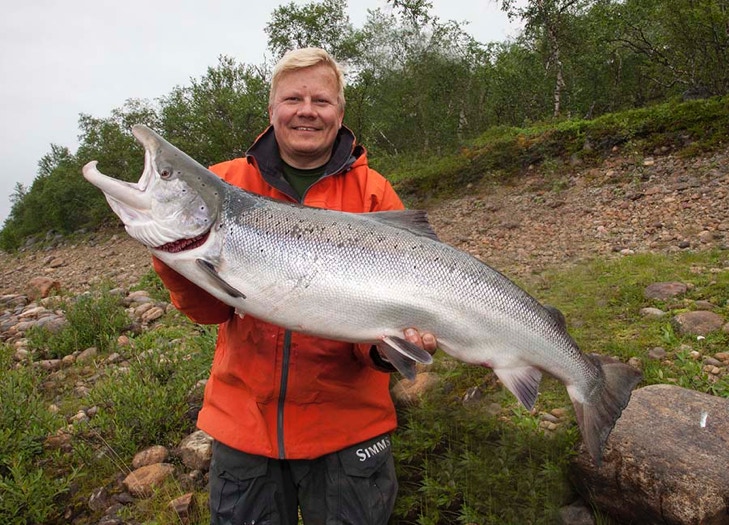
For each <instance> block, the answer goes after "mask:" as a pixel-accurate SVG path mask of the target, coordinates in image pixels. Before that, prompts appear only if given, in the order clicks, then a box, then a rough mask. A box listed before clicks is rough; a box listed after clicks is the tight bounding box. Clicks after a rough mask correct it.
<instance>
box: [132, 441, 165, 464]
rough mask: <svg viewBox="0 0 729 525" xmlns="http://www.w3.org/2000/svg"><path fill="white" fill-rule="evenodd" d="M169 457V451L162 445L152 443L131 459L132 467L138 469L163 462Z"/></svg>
mask: <svg viewBox="0 0 729 525" xmlns="http://www.w3.org/2000/svg"><path fill="white" fill-rule="evenodd" d="M169 457H170V451H169V450H167V448H166V447H163V446H162V445H153V446H151V447H149V448H146V449H144V450H142V451H141V452H138V453H137V454H136V455H135V456H134V459H132V468H135V469H138V468H141V467H146V466H147V465H154V464H155V463H164V462H165V461H167V459H168V458H169Z"/></svg>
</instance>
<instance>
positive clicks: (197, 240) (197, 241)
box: [155, 231, 210, 253]
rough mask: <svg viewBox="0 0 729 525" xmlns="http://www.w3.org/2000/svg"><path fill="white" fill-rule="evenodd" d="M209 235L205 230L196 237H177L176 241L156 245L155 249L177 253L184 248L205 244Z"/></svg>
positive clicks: (189, 248) (193, 247) (191, 248)
mask: <svg viewBox="0 0 729 525" xmlns="http://www.w3.org/2000/svg"><path fill="white" fill-rule="evenodd" d="M209 235H210V231H206V232H205V233H203V234H202V235H198V236H197V237H193V238H192V239H178V240H176V241H172V242H168V243H166V244H163V245H162V246H157V247H156V248H155V250H159V251H161V252H167V253H179V252H184V251H186V250H193V249H195V248H197V247H199V246H202V245H203V244H205V241H207V240H208V236H209Z"/></svg>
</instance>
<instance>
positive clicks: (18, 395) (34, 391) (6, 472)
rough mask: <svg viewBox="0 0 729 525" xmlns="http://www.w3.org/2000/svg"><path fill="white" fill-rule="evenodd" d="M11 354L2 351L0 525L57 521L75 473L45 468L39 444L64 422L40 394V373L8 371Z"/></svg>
mask: <svg viewBox="0 0 729 525" xmlns="http://www.w3.org/2000/svg"><path fill="white" fill-rule="evenodd" d="M11 352H12V349H11V348H9V347H7V346H5V345H2V346H0V399H1V400H2V402H0V523H3V524H6V523H7V524H9V525H10V524H13V525H14V524H18V525H21V524H22V525H25V524H28V523H45V522H47V520H51V519H54V518H56V517H58V514H59V512H60V511H59V505H58V503H59V497H61V496H63V495H64V494H66V493H67V492H68V491H69V489H70V486H71V483H72V482H73V480H74V478H75V477H76V476H77V472H76V471H74V470H70V471H65V470H61V469H56V468H53V469H49V468H48V466H47V464H48V463H49V458H48V457H47V456H48V455H47V454H44V449H43V442H44V441H45V439H46V438H47V437H48V436H49V435H51V434H53V433H54V432H55V431H56V430H58V429H59V428H61V427H62V426H63V425H64V424H65V421H64V419H63V418H61V417H59V416H57V415H55V414H53V413H51V412H49V411H48V408H47V404H46V402H45V401H44V400H43V398H42V397H41V396H39V395H38V391H39V387H40V382H41V379H42V378H41V376H40V375H39V373H38V372H37V371H36V370H35V369H33V368H27V367H24V368H18V369H15V368H12V366H11V365H12V359H11V355H12V353H11ZM56 459H57V461H58V462H59V463H60V462H61V460H60V458H56Z"/></svg>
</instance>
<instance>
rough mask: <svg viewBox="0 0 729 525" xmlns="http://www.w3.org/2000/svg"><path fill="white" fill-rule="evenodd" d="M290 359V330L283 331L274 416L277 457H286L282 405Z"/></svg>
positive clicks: (284, 401)
mask: <svg viewBox="0 0 729 525" xmlns="http://www.w3.org/2000/svg"><path fill="white" fill-rule="evenodd" d="M290 361H291V330H285V331H284V342H283V361H282V363H281V388H280V389H279V394H278V414H277V417H276V426H277V429H276V430H277V433H276V434H277V436H278V458H279V459H286V450H285V447H284V405H285V404H286V390H287V389H288V382H289V362H290Z"/></svg>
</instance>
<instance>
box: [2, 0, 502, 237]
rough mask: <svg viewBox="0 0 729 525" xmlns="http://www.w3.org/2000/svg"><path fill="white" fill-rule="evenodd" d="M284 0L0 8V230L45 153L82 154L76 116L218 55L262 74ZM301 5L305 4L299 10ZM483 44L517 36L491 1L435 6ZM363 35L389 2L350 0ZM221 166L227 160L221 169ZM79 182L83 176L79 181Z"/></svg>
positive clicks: (98, 1)
mask: <svg viewBox="0 0 729 525" xmlns="http://www.w3.org/2000/svg"><path fill="white" fill-rule="evenodd" d="M285 3H289V2H288V0H287V1H282V0H255V1H246V0H205V1H202V0H199V1H193V0H176V1H174V0H144V1H142V0H64V1H60V0H25V1H22V2H20V1H17V0H0V6H1V7H2V16H0V79H1V80H0V133H1V135H0V158H1V159H2V162H3V166H2V171H1V173H2V176H0V224H1V223H2V222H3V221H4V220H5V219H6V218H7V216H8V214H9V212H10V200H9V197H10V195H11V194H12V193H13V190H14V188H15V185H16V183H18V182H20V183H22V184H23V185H25V186H26V187H30V185H31V183H32V182H33V180H34V179H35V177H36V173H37V166H38V161H39V160H40V159H41V157H42V156H43V155H45V154H46V153H48V152H49V151H50V145H51V144H58V145H60V146H66V147H68V148H70V149H71V151H72V152H75V151H76V148H77V146H78V138H77V136H78V133H79V129H78V117H79V115H80V114H81V113H84V114H90V115H92V116H94V117H98V118H106V117H108V116H109V115H110V113H111V110H112V109H115V108H119V107H121V106H122V105H123V104H124V101H125V100H127V99H130V98H142V99H148V100H154V99H157V98H159V97H161V96H164V95H167V94H168V93H169V92H170V91H171V90H172V88H174V87H175V86H182V85H187V84H189V80H190V78H198V77H200V76H202V75H204V74H205V73H206V71H207V68H208V67H209V66H215V65H216V64H217V63H218V57H219V56H220V55H226V56H231V57H233V58H235V59H236V60H237V61H239V62H243V63H247V64H261V63H262V62H263V61H264V58H265V53H266V34H265V33H264V31H263V29H264V27H265V25H266V23H267V22H268V21H269V20H270V18H271V13H272V11H273V10H274V9H275V7H276V6H278V5H281V4H285ZM297 3H300V4H304V3H306V2H303V1H300V0H299V1H297ZM432 4H433V11H432V14H435V15H436V16H438V17H439V18H440V19H441V20H456V21H458V22H464V21H468V22H469V23H468V25H467V26H465V29H466V30H467V31H468V32H469V33H470V34H471V35H473V36H474V37H475V38H476V39H477V40H479V41H481V42H493V41H503V40H505V39H507V38H509V37H511V36H515V32H516V29H515V26H513V25H510V24H509V22H508V20H507V19H506V16H505V15H504V14H503V13H502V12H500V11H499V8H498V6H499V4H500V2H497V1H494V0H432ZM349 5H350V7H349V15H350V20H351V22H352V23H353V24H354V25H355V27H361V26H362V25H363V24H364V22H365V20H366V17H367V10H368V9H375V8H377V7H383V8H385V7H386V5H387V4H386V2H385V0H350V2H349ZM221 160H223V159H221ZM80 176H81V175H80V174H79V177H80Z"/></svg>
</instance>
